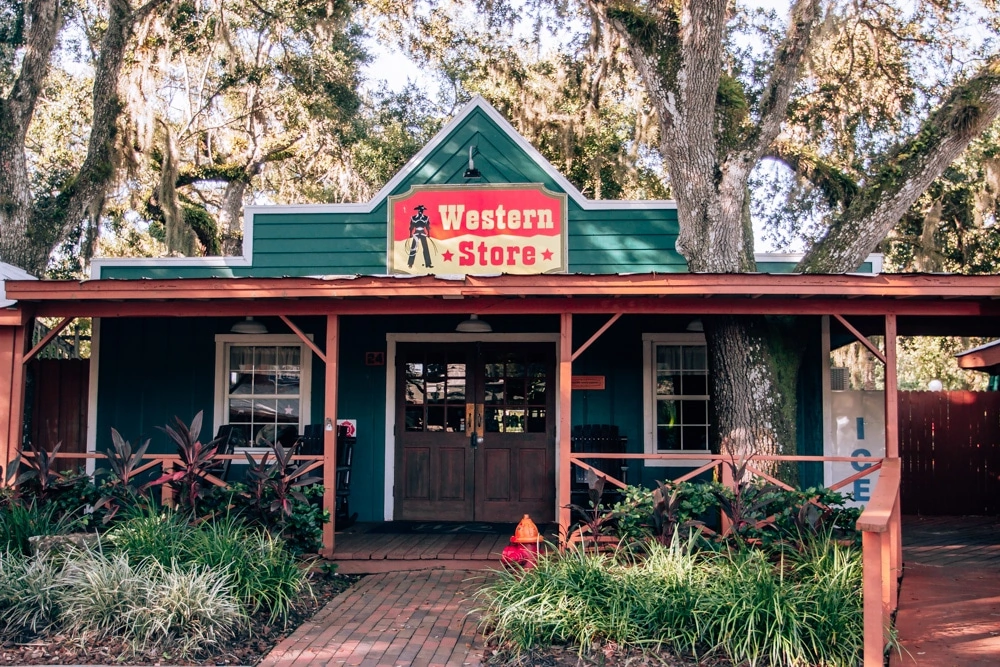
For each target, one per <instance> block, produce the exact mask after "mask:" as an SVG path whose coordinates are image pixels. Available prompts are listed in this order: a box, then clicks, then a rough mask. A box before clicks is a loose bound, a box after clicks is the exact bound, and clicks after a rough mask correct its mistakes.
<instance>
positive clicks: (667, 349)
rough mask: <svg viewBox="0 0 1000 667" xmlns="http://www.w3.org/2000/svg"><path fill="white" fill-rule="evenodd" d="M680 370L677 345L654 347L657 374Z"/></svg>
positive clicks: (678, 347)
mask: <svg viewBox="0 0 1000 667" xmlns="http://www.w3.org/2000/svg"><path fill="white" fill-rule="evenodd" d="M680 369H681V348H680V346H678V345H658V346H657V347H656V370H657V372H661V371H663V372H670V371H679V370H680Z"/></svg>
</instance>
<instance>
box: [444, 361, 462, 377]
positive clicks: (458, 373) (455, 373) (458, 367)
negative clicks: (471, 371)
mask: <svg viewBox="0 0 1000 667" xmlns="http://www.w3.org/2000/svg"><path fill="white" fill-rule="evenodd" d="M448 377H450V378H464V377H465V364H448Z"/></svg>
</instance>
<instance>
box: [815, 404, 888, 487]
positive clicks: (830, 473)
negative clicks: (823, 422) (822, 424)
mask: <svg viewBox="0 0 1000 667" xmlns="http://www.w3.org/2000/svg"><path fill="white" fill-rule="evenodd" d="M829 397H830V416H831V419H830V423H829V432H828V433H827V434H826V443H825V447H824V450H825V454H826V456H874V457H877V458H882V457H884V456H885V394H884V392H881V391H857V390H846V391H831V392H829ZM871 465H872V464H871V463H847V462H827V463H825V464H824V471H823V473H824V483H825V484H826V486H830V485H831V484H836V483H837V482H839V481H840V480H842V479H846V478H848V477H850V476H851V475H854V474H856V473H858V472H860V471H861V470H864V469H865V468H867V467H870V466H871ZM877 481H878V472H877V471H876V472H874V473H872V474H871V475H868V476H866V477H862V478H861V479H857V480H855V481H854V482H853V483H851V484H849V485H847V486H846V487H844V488H842V489H839V491H840V492H841V493H844V494H848V493H849V494H851V495H852V496H853V497H854V502H852V503H849V504H850V505H853V506H857V507H863V506H864V505H865V504H867V502H868V501H869V500H870V499H871V494H872V490H873V489H874V488H875V483H876V482H877Z"/></svg>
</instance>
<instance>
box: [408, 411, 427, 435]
mask: <svg viewBox="0 0 1000 667" xmlns="http://www.w3.org/2000/svg"><path fill="white" fill-rule="evenodd" d="M406 430H407V431H423V430H424V409H423V408H422V407H407V408H406Z"/></svg>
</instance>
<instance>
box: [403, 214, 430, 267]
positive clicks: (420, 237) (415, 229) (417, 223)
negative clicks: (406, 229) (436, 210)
mask: <svg viewBox="0 0 1000 667" xmlns="http://www.w3.org/2000/svg"><path fill="white" fill-rule="evenodd" d="M413 210H415V211H416V213H414V214H413V216H412V217H411V218H410V253H409V259H407V261H406V265H407V266H408V267H411V268H412V267H413V261H414V260H415V259H416V258H417V242H418V241H419V242H420V245H421V246H423V248H424V266H426V267H427V268H428V269H430V268H433V265H432V264H431V251H430V249H429V248H428V247H427V239H428V238H429V237H430V235H431V220H430V218H428V217H427V215H426V214H425V213H424V211H426V210H427V207H426V206H424V205H423V204H419V205H417V206H415V207H414V208H413Z"/></svg>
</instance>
